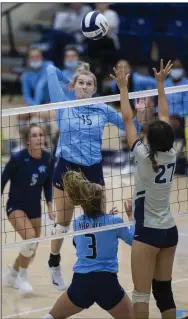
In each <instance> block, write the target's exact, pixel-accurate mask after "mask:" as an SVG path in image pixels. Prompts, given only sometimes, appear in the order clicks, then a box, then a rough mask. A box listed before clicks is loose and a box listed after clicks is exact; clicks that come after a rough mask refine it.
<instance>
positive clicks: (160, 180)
mask: <svg viewBox="0 0 188 319" xmlns="http://www.w3.org/2000/svg"><path fill="white" fill-rule="evenodd" d="M175 167H176V163H170V164H167V165H159V172H158V174H157V176H156V177H155V184H166V183H167V182H168V183H169V182H170V183H171V182H172V179H173V176H174V170H175ZM166 173H168V175H169V174H170V175H169V180H168V181H167V178H166V177H164V175H165V174H166Z"/></svg>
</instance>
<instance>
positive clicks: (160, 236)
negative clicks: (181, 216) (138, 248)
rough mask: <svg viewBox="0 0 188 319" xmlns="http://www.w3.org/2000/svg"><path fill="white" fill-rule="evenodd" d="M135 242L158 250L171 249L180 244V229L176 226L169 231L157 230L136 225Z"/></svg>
mask: <svg viewBox="0 0 188 319" xmlns="http://www.w3.org/2000/svg"><path fill="white" fill-rule="evenodd" d="M134 240H137V241H140V242H142V243H145V244H148V245H151V246H154V247H156V248H169V247H173V246H176V245H177V243H178V229H177V227H176V226H174V227H172V228H169V229H156V228H149V227H142V226H139V227H137V225H136V227H135V234H134Z"/></svg>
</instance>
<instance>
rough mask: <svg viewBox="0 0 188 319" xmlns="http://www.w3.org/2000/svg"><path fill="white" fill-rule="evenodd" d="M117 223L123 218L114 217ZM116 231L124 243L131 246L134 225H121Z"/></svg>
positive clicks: (121, 221)
mask: <svg viewBox="0 0 188 319" xmlns="http://www.w3.org/2000/svg"><path fill="white" fill-rule="evenodd" d="M116 218H117V220H116V222H117V223H123V219H122V218H121V217H116ZM117 232H118V238H121V239H122V240H123V241H124V242H125V243H126V244H128V245H130V246H132V241H133V237H134V232H135V226H134V225H133V226H130V227H127V226H125V227H122V228H118V229H117Z"/></svg>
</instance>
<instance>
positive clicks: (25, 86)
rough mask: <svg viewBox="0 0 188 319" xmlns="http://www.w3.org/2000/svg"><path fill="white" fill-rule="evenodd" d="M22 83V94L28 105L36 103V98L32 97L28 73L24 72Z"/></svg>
mask: <svg viewBox="0 0 188 319" xmlns="http://www.w3.org/2000/svg"><path fill="white" fill-rule="evenodd" d="M21 85H22V95H23V97H24V102H25V103H26V104H27V105H36V102H35V99H34V98H33V97H32V94H31V93H32V92H31V88H30V86H29V78H28V74H27V73H23V75H22V79H21Z"/></svg>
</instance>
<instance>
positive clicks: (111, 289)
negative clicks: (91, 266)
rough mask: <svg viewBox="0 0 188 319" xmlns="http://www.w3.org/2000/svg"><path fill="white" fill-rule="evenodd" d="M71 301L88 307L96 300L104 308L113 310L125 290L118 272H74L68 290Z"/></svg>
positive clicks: (81, 306) (80, 306)
mask: <svg viewBox="0 0 188 319" xmlns="http://www.w3.org/2000/svg"><path fill="white" fill-rule="evenodd" d="M67 294H68V297H69V299H70V300H71V302H72V303H73V304H74V305H75V306H77V307H79V308H82V309H88V308H89V307H91V306H92V305H93V304H94V303H95V302H96V303H97V304H98V305H99V306H100V307H101V308H102V309H104V310H111V309H113V308H114V307H115V306H117V304H118V303H119V302H120V301H121V300H122V299H123V297H124V294H125V292H124V290H123V288H122V287H121V286H120V284H119V282H118V278H117V274H115V273H110V272H90V273H87V274H79V273H74V275H73V279H72V283H71V285H70V287H69V288H68V290H67Z"/></svg>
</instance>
